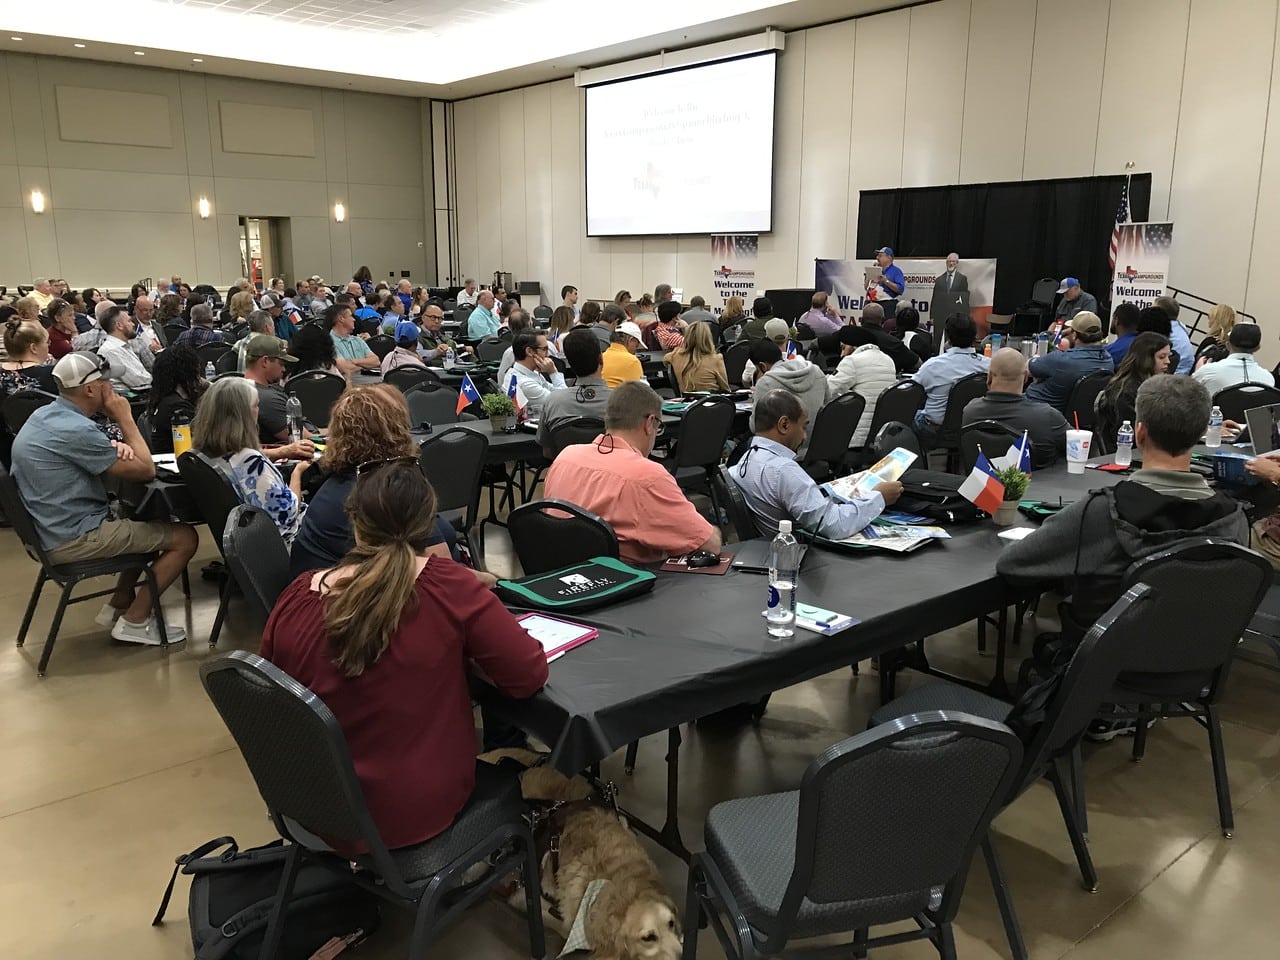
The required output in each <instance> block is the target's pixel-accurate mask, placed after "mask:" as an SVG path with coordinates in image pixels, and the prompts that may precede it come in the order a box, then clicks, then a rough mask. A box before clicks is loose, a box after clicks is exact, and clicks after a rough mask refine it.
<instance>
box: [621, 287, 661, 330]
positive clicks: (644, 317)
mask: <svg viewBox="0 0 1280 960" xmlns="http://www.w3.org/2000/svg"><path fill="white" fill-rule="evenodd" d="M656 308H657V304H656V303H655V302H654V299H653V294H651V293H642V294H640V299H639V300H637V301H636V302H635V303H634V304H633V305H632V309H631V310H630V311H629V314H628V315H629V316H630V318H631V320H632V321H633V322H634V323H635V325H636V326H637V327H639V328H640V332H641V333H643V332H644V331H645V330H647V329H648V328H649V327H651V326H653V325H654V324H655V323H657V322H658V315H657V313H655V312H654V310H655V309H656Z"/></svg>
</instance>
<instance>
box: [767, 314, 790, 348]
mask: <svg viewBox="0 0 1280 960" xmlns="http://www.w3.org/2000/svg"><path fill="white" fill-rule="evenodd" d="M764 335H765V336H766V337H768V338H769V339H770V340H772V341H773V342H774V343H782V342H783V341H785V340H786V339H787V338H788V337H790V336H791V328H790V327H789V326H787V321H785V320H778V319H776V318H775V319H773V320H770V321H769V322H768V323H766V324H765V325H764Z"/></svg>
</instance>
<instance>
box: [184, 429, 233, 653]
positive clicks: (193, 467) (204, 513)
mask: <svg viewBox="0 0 1280 960" xmlns="http://www.w3.org/2000/svg"><path fill="white" fill-rule="evenodd" d="M178 473H180V474H181V475H182V480H183V482H184V483H185V484H186V485H187V490H188V491H190V493H191V500H192V502H193V503H195V505H196V509H197V510H198V511H199V513H200V517H201V518H202V519H203V520H204V522H205V523H207V524H208V525H209V532H210V533H211V534H213V539H214V542H215V543H217V545H218V552H219V553H221V554H222V559H223V560H224V561H225V560H226V559H227V555H226V550H225V549H224V548H223V537H222V532H223V531H225V530H226V529H227V518H228V517H230V516H231V513H232V511H234V510H235V509H236V508H237V507H239V506H240V495H239V494H238V493H237V492H236V488H235V485H234V482H233V481H232V479H231V477H230V475H229V474H228V472H227V468H225V467H223V466H222V465H220V464H218V463H216V462H215V461H213V460H211V459H209V458H208V457H206V456H205V455H204V454H202V453H200V452H199V451H197V450H188V451H187V452H186V453H184V454H183V455H182V456H180V457H179V458H178ZM233 587H234V580H233V578H232V577H227V578H226V579H225V580H224V581H223V583H222V593H221V596H220V597H219V598H218V612H217V613H216V614H215V615H214V618H213V629H212V630H211V631H210V633H209V646H211V647H213V646H217V644H218V636H219V635H220V634H221V633H222V624H223V623H224V622H225V621H226V619H227V608H228V607H229V606H230V605H231V591H232V589H233Z"/></svg>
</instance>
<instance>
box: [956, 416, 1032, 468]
mask: <svg viewBox="0 0 1280 960" xmlns="http://www.w3.org/2000/svg"><path fill="white" fill-rule="evenodd" d="M1021 441H1022V434H1020V433H1018V432H1017V431H1016V430H1014V429H1013V428H1012V427H1009V426H1006V425H1005V424H1003V423H999V422H997V421H995V420H979V421H977V422H976V423H969V424H965V426H963V427H961V429H960V472H961V473H962V474H964V475H965V476H968V475H969V473H970V472H971V471H972V470H973V465H974V464H975V463H977V462H978V451H979V450H981V451H982V452H983V453H985V454H986V455H987V459H988V460H994V459H996V458H997V457H1003V456H1004V455H1005V454H1006V453H1008V452H1009V445H1010V444H1013V443H1021ZM1030 443H1031V438H1030V437H1028V438H1027V444H1028V445H1030Z"/></svg>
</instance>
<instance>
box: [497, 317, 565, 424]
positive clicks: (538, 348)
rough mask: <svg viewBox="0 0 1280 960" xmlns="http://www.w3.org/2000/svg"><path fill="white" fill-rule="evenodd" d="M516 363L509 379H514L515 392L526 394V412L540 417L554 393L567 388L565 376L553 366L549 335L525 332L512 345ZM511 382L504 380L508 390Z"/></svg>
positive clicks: (539, 332) (530, 331) (531, 331)
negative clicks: (508, 384)
mask: <svg viewBox="0 0 1280 960" xmlns="http://www.w3.org/2000/svg"><path fill="white" fill-rule="evenodd" d="M511 352H512V355H513V356H514V357H515V363H514V365H513V366H512V367H511V373H510V374H509V375H508V376H509V377H515V381H516V389H517V390H519V391H520V393H522V394H524V409H525V413H526V414H527V415H528V416H530V417H537V416H538V415H539V414H541V413H542V405H543V404H544V403H545V402H546V400H547V398H548V397H550V396H551V394H552V392H553V391H556V390H563V389H565V382H564V374H563V373H561V372H560V371H559V370H557V369H556V365H555V364H554V363H552V361H551V356H550V352H549V349H548V347H547V335H546V334H545V333H543V332H542V331H541V330H537V331H533V330H523V331H521V332H520V333H518V334H516V338H515V340H513V341H512V342H511ZM509 382H510V381H509V380H508V381H505V382H504V383H503V384H502V386H503V387H505V386H506V384H507V383H509Z"/></svg>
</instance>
